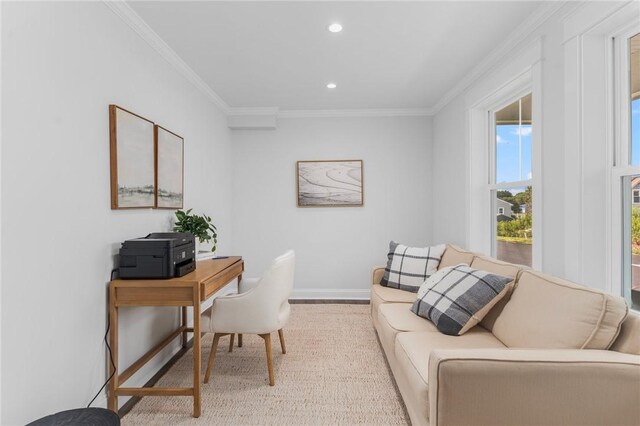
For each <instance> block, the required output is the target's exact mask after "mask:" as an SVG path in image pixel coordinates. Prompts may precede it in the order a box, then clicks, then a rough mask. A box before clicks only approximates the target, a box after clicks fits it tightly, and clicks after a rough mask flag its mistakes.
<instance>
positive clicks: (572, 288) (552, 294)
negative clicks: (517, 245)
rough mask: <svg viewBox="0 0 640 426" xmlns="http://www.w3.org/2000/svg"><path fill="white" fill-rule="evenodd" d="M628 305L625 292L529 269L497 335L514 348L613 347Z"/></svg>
mask: <svg viewBox="0 0 640 426" xmlns="http://www.w3.org/2000/svg"><path fill="white" fill-rule="evenodd" d="M627 310H628V309H627V304H626V303H625V301H624V299H622V298H620V297H615V296H611V295H609V294H606V293H603V292H601V291H597V290H592V289H589V288H586V287H582V286H579V285H577V284H574V283H572V282H570V281H566V280H562V279H560V278H555V277H551V276H548V275H545V274H542V273H540V272H534V271H524V272H522V273H521V275H520V277H519V278H518V281H517V283H516V286H515V289H514V290H513V293H512V294H511V300H510V301H509V303H507V304H506V305H505V307H504V309H503V310H502V312H501V313H500V315H499V316H498V318H497V319H496V321H495V324H494V326H493V334H494V335H495V336H496V337H497V338H498V339H500V341H501V342H502V343H504V344H505V345H507V346H508V347H510V348H541V349H542V348H555V349H608V348H609V347H610V346H611V345H612V344H613V342H614V341H615V339H616V337H617V336H618V333H619V332H620V326H621V324H622V321H624V319H625V317H626V316H627Z"/></svg>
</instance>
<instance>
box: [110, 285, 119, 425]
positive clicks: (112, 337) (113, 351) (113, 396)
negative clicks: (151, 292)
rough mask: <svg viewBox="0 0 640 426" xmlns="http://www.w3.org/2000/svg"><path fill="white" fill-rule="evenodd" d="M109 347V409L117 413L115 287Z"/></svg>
mask: <svg viewBox="0 0 640 426" xmlns="http://www.w3.org/2000/svg"><path fill="white" fill-rule="evenodd" d="M109 322H110V326H111V327H110V330H109V346H111V356H112V357H113V365H112V364H111V360H108V362H109V372H110V375H111V374H113V377H112V378H111V383H110V384H109V397H108V407H109V409H110V410H111V411H114V412H115V413H117V412H118V397H117V396H116V389H117V388H118V307H117V306H116V291H115V287H113V286H109Z"/></svg>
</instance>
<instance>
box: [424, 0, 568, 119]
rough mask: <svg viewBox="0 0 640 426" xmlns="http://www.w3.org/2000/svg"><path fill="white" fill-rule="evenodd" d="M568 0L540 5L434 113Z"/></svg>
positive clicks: (488, 69) (450, 91)
mask: <svg viewBox="0 0 640 426" xmlns="http://www.w3.org/2000/svg"><path fill="white" fill-rule="evenodd" d="M566 3H567V2H566V1H548V2H544V3H543V5H542V6H540V7H538V8H537V9H536V10H535V11H534V12H533V14H532V15H531V16H529V18H527V19H526V20H525V21H524V22H523V23H522V24H520V25H518V27H517V28H516V29H515V30H514V31H513V32H511V34H509V35H508V36H506V37H505V41H504V42H503V43H502V44H500V45H499V46H498V47H497V48H495V49H494V50H492V51H491V53H489V54H488V55H487V56H486V57H485V58H484V59H483V60H482V61H481V62H480V63H479V64H478V65H476V66H475V67H474V68H473V69H472V70H471V72H469V73H468V74H467V75H466V76H464V77H463V78H462V80H460V82H458V84H456V85H455V86H454V87H453V88H452V89H450V90H449V91H448V92H447V93H445V94H444V96H442V97H441V98H440V99H439V100H438V102H436V104H435V105H433V106H432V107H431V108H430V110H431V112H432V114H437V113H438V112H439V111H440V110H441V109H442V108H444V107H445V106H447V104H449V102H451V101H453V100H454V99H455V98H456V97H457V96H459V95H461V94H462V93H463V92H464V91H465V90H467V89H468V88H469V86H471V85H472V84H473V83H474V82H476V81H477V80H479V79H480V78H481V77H482V76H483V75H485V74H486V73H487V72H488V71H490V70H491V69H492V68H493V67H495V65H496V63H498V62H499V61H500V60H501V59H502V58H504V57H505V56H507V54H508V53H509V52H511V51H512V50H513V49H514V48H515V47H516V46H517V45H518V44H520V43H522V42H523V41H525V40H526V38H527V37H529V36H530V35H531V34H532V33H533V32H534V31H535V30H536V29H537V28H538V27H540V25H542V24H544V23H545V22H546V21H547V20H548V19H549V18H551V17H552V16H553V15H554V14H556V13H557V12H558V11H559V10H560V9H561V8H562V7H564V5H565V4H566Z"/></svg>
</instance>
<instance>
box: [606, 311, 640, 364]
mask: <svg viewBox="0 0 640 426" xmlns="http://www.w3.org/2000/svg"><path fill="white" fill-rule="evenodd" d="M611 350H612V351H617V352H624V353H626V354H633V355H640V314H636V313H633V312H629V315H628V316H627V318H626V319H625V320H624V321H623V322H622V327H620V334H619V335H618V337H617V338H616V341H615V342H613V345H612V346H611Z"/></svg>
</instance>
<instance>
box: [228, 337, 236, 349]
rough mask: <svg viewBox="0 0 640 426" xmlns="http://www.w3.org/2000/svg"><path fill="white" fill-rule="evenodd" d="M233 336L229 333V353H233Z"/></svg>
mask: <svg viewBox="0 0 640 426" xmlns="http://www.w3.org/2000/svg"><path fill="white" fill-rule="evenodd" d="M234 337H235V334H233V333H231V338H230V339H229V352H233V339H234Z"/></svg>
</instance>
